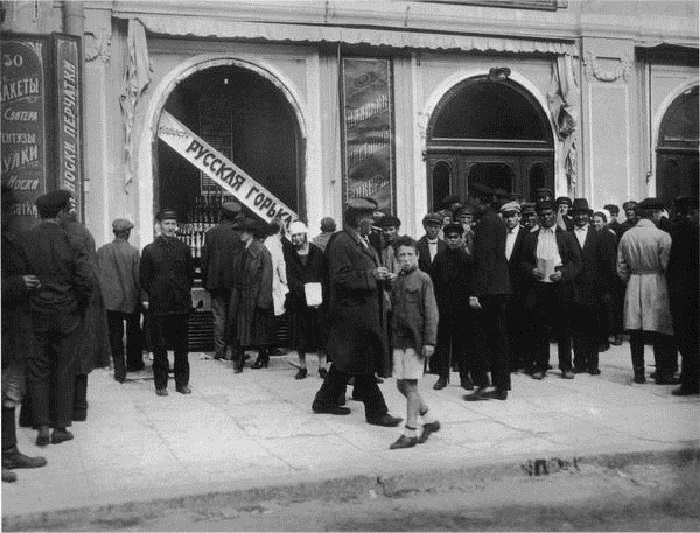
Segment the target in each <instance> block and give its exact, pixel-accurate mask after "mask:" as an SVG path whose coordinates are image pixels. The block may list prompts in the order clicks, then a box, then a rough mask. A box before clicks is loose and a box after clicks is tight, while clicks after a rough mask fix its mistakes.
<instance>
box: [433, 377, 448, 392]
mask: <svg viewBox="0 0 700 533" xmlns="http://www.w3.org/2000/svg"><path fill="white" fill-rule="evenodd" d="M448 383H449V380H448V379H447V378H438V380H437V381H436V382H435V385H433V390H442V389H444V388H445V387H447V384H448Z"/></svg>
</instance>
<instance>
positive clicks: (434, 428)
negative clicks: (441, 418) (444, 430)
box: [418, 420, 440, 443]
mask: <svg viewBox="0 0 700 533" xmlns="http://www.w3.org/2000/svg"><path fill="white" fill-rule="evenodd" d="M438 431H440V422H438V421H437V420H436V421H435V422H427V423H426V424H423V431H421V434H420V437H418V442H420V443H423V442H425V441H427V440H428V437H430V435H432V434H433V433H437V432H438Z"/></svg>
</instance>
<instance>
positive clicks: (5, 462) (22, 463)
mask: <svg viewBox="0 0 700 533" xmlns="http://www.w3.org/2000/svg"><path fill="white" fill-rule="evenodd" d="M42 466H46V458H45V457H40V456H39V457H30V456H28V455H24V454H23V453H21V452H20V451H19V449H17V446H15V447H14V448H11V449H10V450H4V451H3V452H2V468H3V469H8V470H16V469H18V468H41V467H42Z"/></svg>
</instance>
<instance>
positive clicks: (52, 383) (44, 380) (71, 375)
mask: <svg viewBox="0 0 700 533" xmlns="http://www.w3.org/2000/svg"><path fill="white" fill-rule="evenodd" d="M33 323H34V337H35V339H36V344H37V346H36V350H35V351H34V352H33V353H32V355H31V356H30V357H29V360H28V362H27V376H28V384H29V391H30V395H31V401H32V407H33V415H34V417H33V418H34V420H33V422H34V425H35V426H49V425H55V427H59V428H65V427H68V426H70V425H71V418H72V414H73V401H74V398H75V374H76V370H77V367H78V364H77V363H78V361H77V350H76V346H77V341H78V340H79V339H77V338H76V337H77V333H78V331H79V326H80V315H79V314H77V313H73V314H66V315H50V316H45V315H35V316H34V317H33Z"/></svg>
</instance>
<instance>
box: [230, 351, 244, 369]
mask: <svg viewBox="0 0 700 533" xmlns="http://www.w3.org/2000/svg"><path fill="white" fill-rule="evenodd" d="M244 366H245V356H244V355H243V354H242V353H241V354H238V357H237V358H235V359H234V360H233V371H234V372H235V373H236V374H240V373H241V372H243V367H244Z"/></svg>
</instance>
